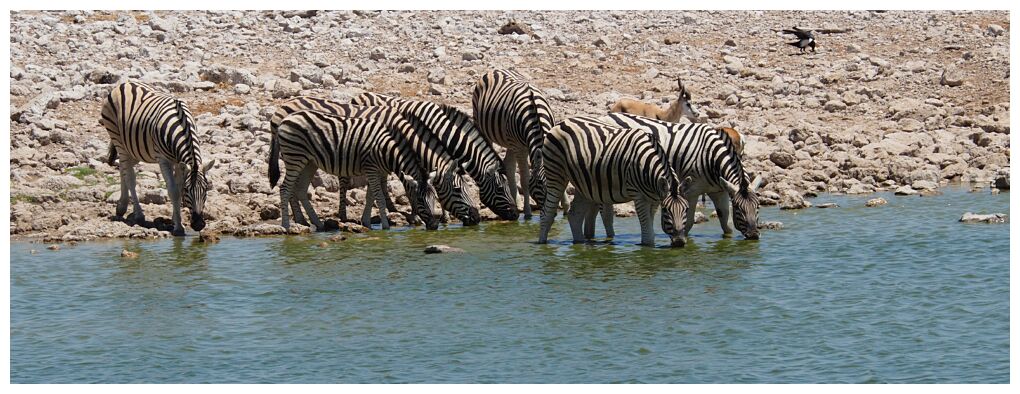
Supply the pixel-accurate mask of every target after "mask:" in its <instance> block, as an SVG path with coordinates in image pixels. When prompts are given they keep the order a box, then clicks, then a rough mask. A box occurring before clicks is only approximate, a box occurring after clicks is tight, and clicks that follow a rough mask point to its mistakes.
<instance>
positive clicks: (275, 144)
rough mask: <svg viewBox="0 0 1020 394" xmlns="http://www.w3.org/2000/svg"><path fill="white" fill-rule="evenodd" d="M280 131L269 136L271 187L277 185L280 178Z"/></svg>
mask: <svg viewBox="0 0 1020 394" xmlns="http://www.w3.org/2000/svg"><path fill="white" fill-rule="evenodd" d="M277 134H278V133H275V132H274V133H273V135H272V136H271V137H270V138H269V188H270V189H272V188H274V187H276V182H278V181H279V180H280V139H279V137H277V136H276V135H277Z"/></svg>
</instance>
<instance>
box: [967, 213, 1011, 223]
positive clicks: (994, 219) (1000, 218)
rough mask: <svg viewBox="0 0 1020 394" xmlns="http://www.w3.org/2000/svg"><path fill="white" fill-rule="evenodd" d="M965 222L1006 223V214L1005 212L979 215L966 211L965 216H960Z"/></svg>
mask: <svg viewBox="0 0 1020 394" xmlns="http://www.w3.org/2000/svg"><path fill="white" fill-rule="evenodd" d="M960 221H961V222H963V223H1006V214H1004V213H993V214H990V215H979V214H976V213H971V212H966V213H964V214H963V217H961V218H960Z"/></svg>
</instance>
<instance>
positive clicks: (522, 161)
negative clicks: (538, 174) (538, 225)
mask: <svg viewBox="0 0 1020 394" xmlns="http://www.w3.org/2000/svg"><path fill="white" fill-rule="evenodd" d="M514 156H515V157H514V159H515V160H517V164H518V165H519V166H518V167H517V171H519V172H520V173H521V189H522V191H521V194H523V195H524V219H525V220H527V219H531V166H530V165H529V164H528V153H527V152H526V151H522V152H517V154H516V155H514Z"/></svg>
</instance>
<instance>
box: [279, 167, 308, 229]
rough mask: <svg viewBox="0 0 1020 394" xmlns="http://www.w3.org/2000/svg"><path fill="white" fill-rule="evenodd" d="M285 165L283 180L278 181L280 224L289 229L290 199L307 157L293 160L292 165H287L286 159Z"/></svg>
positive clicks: (292, 196)
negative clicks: (296, 160)
mask: <svg viewBox="0 0 1020 394" xmlns="http://www.w3.org/2000/svg"><path fill="white" fill-rule="evenodd" d="M284 164H285V165H286V171H287V172H286V174H285V175H284V177H283V182H281V183H280V226H282V227H283V228H284V229H288V230H289V229H290V212H288V211H289V210H290V201H291V199H293V198H294V186H295V184H296V183H297V181H298V177H300V176H301V172H303V171H304V168H305V166H307V165H308V159H304V160H302V161H299V162H295V163H294V164H295V165H293V166H291V165H288V164H287V161H286V160H284Z"/></svg>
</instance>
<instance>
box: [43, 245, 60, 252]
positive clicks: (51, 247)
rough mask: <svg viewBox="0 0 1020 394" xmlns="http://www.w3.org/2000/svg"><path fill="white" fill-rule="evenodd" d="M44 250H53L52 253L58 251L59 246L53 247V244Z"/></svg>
mask: <svg viewBox="0 0 1020 394" xmlns="http://www.w3.org/2000/svg"><path fill="white" fill-rule="evenodd" d="M46 249H49V250H54V251H56V250H60V245H55V244H54V245H50V246H47V247H46Z"/></svg>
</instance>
